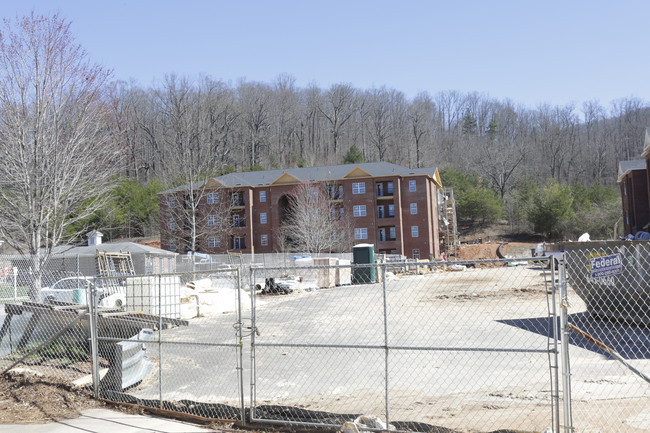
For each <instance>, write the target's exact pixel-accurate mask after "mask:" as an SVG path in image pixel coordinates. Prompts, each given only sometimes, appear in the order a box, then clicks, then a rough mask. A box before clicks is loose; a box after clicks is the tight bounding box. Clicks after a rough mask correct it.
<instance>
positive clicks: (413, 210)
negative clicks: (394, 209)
mask: <svg viewBox="0 0 650 433" xmlns="http://www.w3.org/2000/svg"><path fill="white" fill-rule="evenodd" d="M417 213H418V204H417V203H411V215H417Z"/></svg>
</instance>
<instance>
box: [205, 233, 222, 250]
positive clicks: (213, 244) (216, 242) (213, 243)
mask: <svg viewBox="0 0 650 433" xmlns="http://www.w3.org/2000/svg"><path fill="white" fill-rule="evenodd" d="M220 246H221V240H220V239H219V238H217V237H214V236H212V237H209V238H208V247H209V248H218V247H220Z"/></svg>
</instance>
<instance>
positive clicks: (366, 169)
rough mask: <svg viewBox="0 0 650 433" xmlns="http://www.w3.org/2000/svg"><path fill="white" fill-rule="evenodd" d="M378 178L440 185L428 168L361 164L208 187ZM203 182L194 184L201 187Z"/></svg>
mask: <svg viewBox="0 0 650 433" xmlns="http://www.w3.org/2000/svg"><path fill="white" fill-rule="evenodd" d="M381 176H402V177H408V176H429V177H430V178H432V179H433V180H434V181H435V182H436V183H437V184H438V185H439V186H442V185H441V183H440V176H439V175H438V170H437V169H436V168H434V167H429V168H407V167H402V166H400V165H397V164H391V163H389V162H364V163H359V164H341V165H326V166H322V167H302V168H287V169H280V170H264V171H246V172H238V173H229V174H224V175H223V176H219V177H214V178H211V179H209V180H208V181H207V183H208V184H214V185H215V186H221V187H226V188H237V187H246V186H248V187H260V186H269V185H272V184H274V183H291V181H292V180H293V181H294V182H296V183H298V182H326V181H334V180H342V179H347V178H357V177H359V178H361V177H381ZM202 185H203V182H197V183H195V184H193V186H194V187H195V188H200V187H201V186H202ZM187 189H188V186H187V185H183V186H180V187H177V188H173V189H169V190H166V191H163V192H161V194H167V193H172V192H177V191H185V190H187Z"/></svg>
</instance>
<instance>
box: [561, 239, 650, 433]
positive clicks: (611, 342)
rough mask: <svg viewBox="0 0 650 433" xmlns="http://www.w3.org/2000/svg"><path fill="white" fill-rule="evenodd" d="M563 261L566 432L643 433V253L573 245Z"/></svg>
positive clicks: (648, 329)
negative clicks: (567, 390) (568, 382)
mask: <svg viewBox="0 0 650 433" xmlns="http://www.w3.org/2000/svg"><path fill="white" fill-rule="evenodd" d="M565 260H566V269H567V277H568V291H567V299H566V302H565V305H566V308H567V311H568V320H569V329H570V334H569V335H568V336H567V337H568V340H569V342H570V343H571V348H570V357H571V404H572V415H573V424H574V425H575V426H576V428H577V431H585V432H587V431H588V432H647V431H650V246H649V244H648V243H647V242H607V243H605V242H602V243H599V242H589V243H581V244H576V245H570V246H568V247H567V251H566V253H565ZM578 358H579V359H580V362H575V360H577V359H578Z"/></svg>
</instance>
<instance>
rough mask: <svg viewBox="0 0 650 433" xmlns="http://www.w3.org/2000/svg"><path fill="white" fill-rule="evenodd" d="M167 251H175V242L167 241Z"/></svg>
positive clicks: (172, 240)
mask: <svg viewBox="0 0 650 433" xmlns="http://www.w3.org/2000/svg"><path fill="white" fill-rule="evenodd" d="M169 251H176V241H175V240H174V239H170V240H169Z"/></svg>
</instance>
